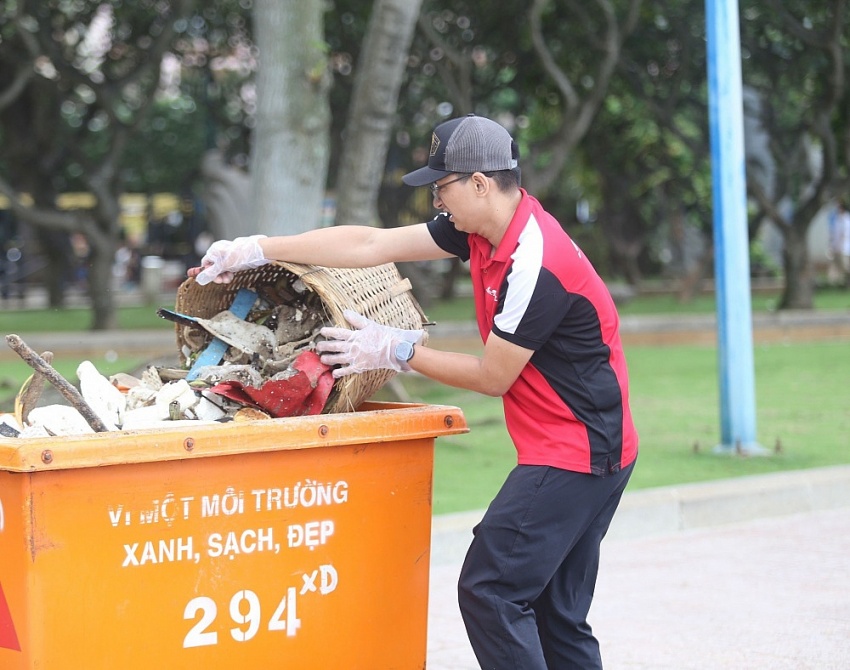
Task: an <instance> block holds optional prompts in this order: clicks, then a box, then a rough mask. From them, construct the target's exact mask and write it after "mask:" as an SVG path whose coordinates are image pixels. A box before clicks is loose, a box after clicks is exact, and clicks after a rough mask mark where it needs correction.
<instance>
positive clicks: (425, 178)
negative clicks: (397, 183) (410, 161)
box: [401, 165, 452, 186]
mask: <svg viewBox="0 0 850 670" xmlns="http://www.w3.org/2000/svg"><path fill="white" fill-rule="evenodd" d="M449 174H452V173H451V172H446V171H445V170H435V169H434V168H430V167H428V166H427V165H426V166H425V167H421V168H419V169H418V170H414V171H413V172H408V173H407V174H406V175H404V176H403V177H402V178H401V180H402V181H403V182H404V183H405V184H407V185H408V186H427V185H428V184H433V183H434V182H435V181H437V180H438V179H441V178H442V177H445V176H446V175H449Z"/></svg>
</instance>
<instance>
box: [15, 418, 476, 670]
mask: <svg viewBox="0 0 850 670" xmlns="http://www.w3.org/2000/svg"><path fill="white" fill-rule="evenodd" d="M466 430H467V427H466V422H465V420H464V417H463V415H462V413H461V412H460V410H458V409H457V408H454V407H444V406H429V405H414V404H398V403H367V404H365V405H364V406H363V407H362V408H361V409H360V411H357V412H353V413H346V414H326V415H319V416H310V417H299V418H291V419H277V420H268V421H256V422H246V423H236V422H233V423H228V424H221V425H212V426H211V425H202V424H199V425H198V426H197V427H191V428H189V429H187V428H185V427H180V428H179V429H168V430H152V431H139V432H130V431H128V432H118V433H99V434H96V435H93V436H92V435H89V436H81V437H79V438H62V439H58V438H51V439H45V440H41V439H27V440H21V439H16V440H13V439H0V668H3V670H17V669H19V668H20V669H24V668H26V669H27V670H29V669H31V668H47V669H48V670H63V669H69V670H81V669H85V670H97V669H101V668H102V669H103V670H107V669H108V670H114V669H116V668H121V669H122V670H127V669H132V668H140V669H141V668H144V669H145V670H150V669H152V668H157V669H159V668H161V669H163V670H179V669H182V668H186V669H193V670H194V669H198V668H204V669H212V668H228V670H233V669H234V668H297V669H312V668H315V669H317V670H336V669H338V670H354V669H357V668H362V669H364V670H384V669H391V668H392V669H395V668H398V669H406V668H410V669H414V668H415V669H417V670H421V668H423V667H424V666H425V655H426V625H427V598H428V574H429V555H430V530H431V482H432V466H433V446H434V438H436V437H438V436H441V435H449V434H454V433H462V432H466Z"/></svg>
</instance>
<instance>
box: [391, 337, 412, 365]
mask: <svg viewBox="0 0 850 670" xmlns="http://www.w3.org/2000/svg"><path fill="white" fill-rule="evenodd" d="M395 357H396V358H397V359H398V360H400V361H404V362H405V363H406V362H407V361H409V360H410V359H411V358H413V345H412V344H411V343H410V342H399V343H398V344H397V345H396V347H395Z"/></svg>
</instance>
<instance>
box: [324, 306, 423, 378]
mask: <svg viewBox="0 0 850 670" xmlns="http://www.w3.org/2000/svg"><path fill="white" fill-rule="evenodd" d="M342 315H343V316H344V317H345V320H346V321H348V323H350V324H351V325H352V326H354V330H349V329H348V328H330V327H326V328H322V330H321V334H322V335H323V336H324V337H326V338H328V339H327V340H325V341H323V342H319V343H317V344H316V350H317V351H319V352H320V353H323V356H322V363H324V364H325V365H341V366H342V367H339V368H335V369H334V371H333V376H334V377H335V378H339V377H344V376H345V375H350V374H353V373H356V372H366V371H367V370H378V369H384V368H388V369H390V370H396V371H398V372H409V371H410V366H409V365H408V364H407V363H402V362H400V361H398V360H397V359H396V357H395V347H396V345H397V344H398V343H399V342H401V341H402V340H405V341H407V342H411V343H412V344H416V343H417V342H419V340H420V339H421V338H422V335H423V334H424V333H425V331H424V330H403V329H401V328H392V327H391V326H382V325H381V324H379V323H376V322H375V321H372V320H371V319H368V318H366V317H365V316H363V315H362V314H358V313H357V312H355V311H353V310H350V309H347V310H345V311H343V313H342Z"/></svg>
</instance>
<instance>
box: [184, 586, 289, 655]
mask: <svg viewBox="0 0 850 670" xmlns="http://www.w3.org/2000/svg"><path fill="white" fill-rule="evenodd" d="M261 609H262V608H261V607H260V599H259V598H258V597H257V594H256V593H254V592H253V591H249V590H242V591H239V592H237V593H236V594H235V595H234V596H233V597H232V598H231V599H230V618H231V619H232V620H233V622H234V623H235V624H236V626H234V627H233V628H231V629H230V635H231V637H232V638H233V639H234V640H236V641H237V642H248V640H251V639H252V638H253V637H254V636H255V635H256V634H257V632H258V631H259V630H260V626H261V625H262V612H261ZM199 613H200V619H199V620H198V622H197V623H196V624H195V625H194V626H192V628H191V629H190V630H189V632H188V633H187V634H186V637H184V638H183V648H184V649H186V648H189V647H206V646H210V645H214V644H218V632H216V631H214V630H210V628H211V626H212V625H213V624H214V622H215V620H216V617H217V616H218V606H217V605H216V603H215V601H214V600H213V599H212V598H208V597H206V596H200V597H198V598H192V600H190V601H189V602H188V603H187V604H186V608H185V609H184V610H183V618H184V619H186V620H192V619H195V618H197V617H198V614H199ZM266 627H267V629H268V630H270V631H284V630H285V631H286V634H287V636H289V637H292V636H294V635H295V633H297V632H298V629H299V628H301V619H299V618H298V612H297V589H296V588H295V587H294V586H291V587H289V588H288V589H287V591H286V595H285V596H283V598H281V600H280V602H279V603H278V605H277V607H276V608H275V611H274V614H272V616H271V618H270V619H269V620H268V623H267V624H266Z"/></svg>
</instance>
